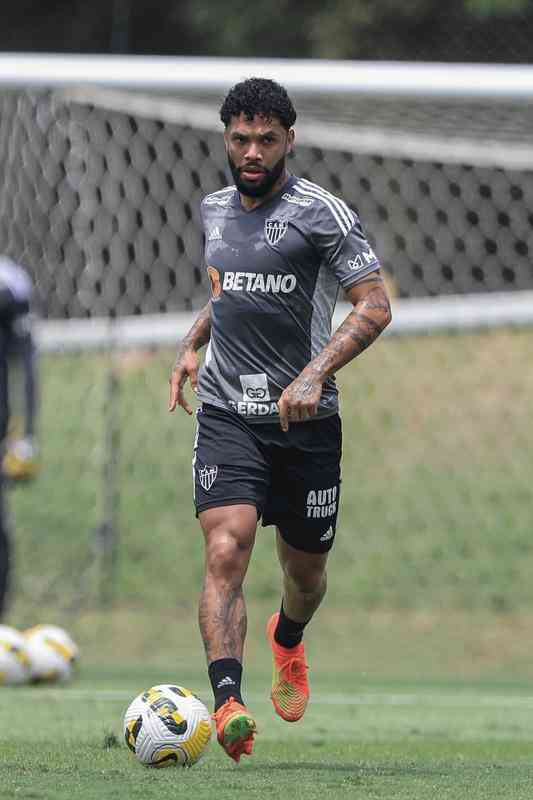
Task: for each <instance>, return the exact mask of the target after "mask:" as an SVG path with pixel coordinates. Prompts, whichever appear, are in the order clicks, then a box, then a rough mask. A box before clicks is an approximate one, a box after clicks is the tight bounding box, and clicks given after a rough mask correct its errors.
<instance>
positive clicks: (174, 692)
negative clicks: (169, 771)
mask: <svg viewBox="0 0 533 800" xmlns="http://www.w3.org/2000/svg"><path fill="white" fill-rule="evenodd" d="M124 738H125V739H126V744H127V745H128V747H129V748H130V750H131V751H132V752H133V753H135V755H136V756H137V758H138V759H139V761H140V762H141V764H144V765H145V766H147V767H167V766H182V767H191V766H192V765H193V764H195V763H196V762H197V761H198V760H199V759H200V758H201V757H202V755H203V754H204V752H205V750H206V748H207V745H208V744H209V740H210V738H211V717H210V714H209V711H208V710H207V708H206V707H205V705H204V704H203V703H202V701H201V700H199V698H198V697H196V695H195V694H193V693H192V692H191V691H189V689H185V688H184V687H183V686H177V685H175V684H160V685H158V686H152V688H151V689H148V690H147V691H146V692H142V693H141V694H139V695H138V696H137V697H136V698H135V699H134V700H133V701H132V702H131V703H130V705H129V706H128V709H127V710H126V713H125V715H124Z"/></svg>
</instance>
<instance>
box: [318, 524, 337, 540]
mask: <svg viewBox="0 0 533 800" xmlns="http://www.w3.org/2000/svg"><path fill="white" fill-rule="evenodd" d="M333 535H334V534H333V528H332V527H331V525H330V526H329V528H328V529H327V531H326V532H325V533H324V534H323V535H322V536H321V537H320V541H321V542H329V540H330V539H333Z"/></svg>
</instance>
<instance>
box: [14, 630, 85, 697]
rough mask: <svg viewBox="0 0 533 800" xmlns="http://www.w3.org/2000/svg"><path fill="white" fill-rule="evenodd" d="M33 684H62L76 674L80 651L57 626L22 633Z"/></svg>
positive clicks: (69, 637)
mask: <svg viewBox="0 0 533 800" xmlns="http://www.w3.org/2000/svg"><path fill="white" fill-rule="evenodd" d="M24 637H25V639H26V653H27V655H28V659H29V665H30V680H31V681H33V682H34V683H55V682H60V683H64V682H66V681H69V680H71V679H72V677H73V676H74V674H75V670H76V665H77V662H78V658H79V650H78V646H77V645H76V643H75V642H74V641H73V639H72V638H71V636H69V634H68V633H67V632H66V631H65V630H63V628H59V627H58V626H57V625H35V627H33V628H29V629H28V630H27V631H25V632H24Z"/></svg>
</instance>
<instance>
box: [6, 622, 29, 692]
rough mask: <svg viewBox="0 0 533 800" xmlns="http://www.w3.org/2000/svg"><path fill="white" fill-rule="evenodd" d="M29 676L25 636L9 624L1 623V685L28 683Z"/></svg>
mask: <svg viewBox="0 0 533 800" xmlns="http://www.w3.org/2000/svg"><path fill="white" fill-rule="evenodd" d="M29 677H30V665H29V660H28V654H27V652H26V640H25V638H24V636H23V635H22V634H21V633H19V632H18V631H17V630H15V628H10V627H9V625H0V685H2V684H4V685H8V684H15V683H26V681H28V680H29Z"/></svg>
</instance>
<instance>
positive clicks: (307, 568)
mask: <svg viewBox="0 0 533 800" xmlns="http://www.w3.org/2000/svg"><path fill="white" fill-rule="evenodd" d="M285 572H286V574H287V577H288V578H289V579H290V580H291V581H292V583H293V584H294V586H295V587H296V588H297V589H298V591H299V592H301V593H302V594H309V595H315V594H317V593H322V594H323V593H325V591H326V587H327V575H326V566H325V564H315V565H309V564H294V563H292V564H288V565H286V568H285Z"/></svg>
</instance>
